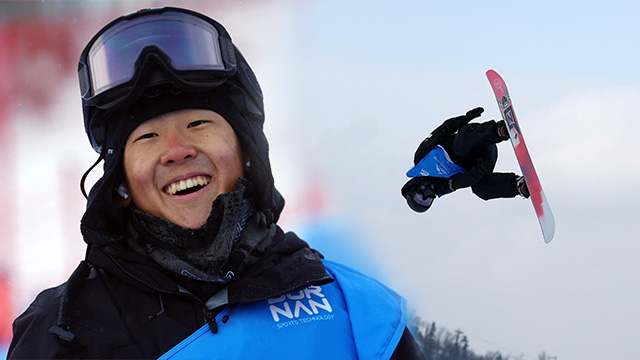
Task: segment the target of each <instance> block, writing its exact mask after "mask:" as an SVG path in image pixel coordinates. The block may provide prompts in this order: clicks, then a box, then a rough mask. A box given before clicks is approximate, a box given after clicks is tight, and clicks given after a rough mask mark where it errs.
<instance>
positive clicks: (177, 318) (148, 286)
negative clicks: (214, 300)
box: [8, 228, 422, 359]
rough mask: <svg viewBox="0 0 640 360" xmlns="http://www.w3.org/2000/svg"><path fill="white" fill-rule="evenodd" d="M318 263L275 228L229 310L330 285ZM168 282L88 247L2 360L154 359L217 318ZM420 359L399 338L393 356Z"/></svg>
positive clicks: (133, 262)
mask: <svg viewBox="0 0 640 360" xmlns="http://www.w3.org/2000/svg"><path fill="white" fill-rule="evenodd" d="M321 258H322V256H321V255H320V254H319V253H317V252H316V251H314V250H311V249H310V248H309V247H308V246H307V244H306V243H305V242H304V241H302V240H300V239H299V238H298V237H297V236H296V235H295V234H293V233H286V234H285V233H284V232H283V231H282V230H281V229H280V228H278V232H277V235H276V245H275V246H273V247H272V249H271V251H270V252H269V253H268V254H267V255H266V256H265V257H264V258H263V259H262V261H260V262H258V263H257V264H255V265H254V266H252V267H251V268H249V269H248V270H247V271H246V272H245V273H244V274H243V275H242V276H240V277H239V278H238V279H235V280H234V281H233V282H232V283H231V284H230V285H229V287H228V296H229V303H232V304H233V303H238V302H251V301H259V300H264V299H267V298H271V297H274V296H278V295H282V294H287V293H291V292H294V291H298V290H300V289H303V288H306V287H308V286H310V285H322V284H326V283H329V282H331V281H332V279H331V277H330V276H329V275H328V274H327V273H326V271H325V269H324V266H323V264H322V262H321V261H320V260H321ZM174 277H175V275H172V274H169V273H168V272H166V271H165V270H163V269H162V268H161V267H159V266H158V265H157V264H155V263H154V262H153V261H152V260H150V259H149V258H145V257H143V256H140V255H138V254H136V253H135V252H133V251H131V250H130V249H129V248H128V247H127V246H126V245H119V244H116V245H111V246H107V247H105V248H98V247H95V246H92V247H90V248H89V251H88V253H87V258H86V261H83V262H82V263H81V264H80V266H79V267H78V269H77V270H76V272H75V273H74V276H72V278H71V279H70V281H68V282H66V283H64V284H62V285H60V286H58V287H55V288H52V289H48V290H45V291H43V292H42V293H40V294H39V295H38V297H37V298H36V300H35V301H34V302H33V303H32V304H31V306H29V308H28V309H27V310H26V311H25V312H24V313H23V314H22V315H21V316H20V317H19V318H18V319H16V321H15V322H14V338H13V341H12V343H11V347H10V349H9V356H8V358H9V359H27V358H29V359H43V358H93V359H99V358H122V359H125V358H126V359H142V358H146V359H153V358H157V357H159V356H160V355H162V354H163V353H165V352H166V351H167V350H169V349H170V348H172V347H173V346H174V345H176V344H178V343H179V342H180V341H182V340H183V339H184V338H186V337H187V336H189V335H190V334H191V333H193V332H194V331H195V330H197V329H198V328H200V327H202V326H203V325H204V324H206V323H207V322H208V321H209V320H210V319H213V318H214V317H215V315H216V312H215V309H214V310H213V311H211V310H208V309H207V306H206V305H205V300H204V299H203V298H201V297H199V296H198V295H197V294H196V293H194V292H188V291H186V290H185V289H184V287H181V286H179V285H178V283H177V282H176V281H175V278H174ZM181 283H182V284H184V285H185V286H186V287H189V285H188V284H185V283H184V282H183V281H182V282H181ZM189 288H192V287H189ZM61 302H63V305H62V306H61ZM213 323H214V324H215V321H214V322H213ZM421 356H422V355H421V353H420V350H419V349H418V347H417V344H416V343H415V341H414V339H413V337H412V336H411V334H410V333H409V332H408V331H405V334H404V336H403V337H402V340H401V341H400V344H399V345H398V347H397V348H396V351H395V353H394V357H395V358H402V359H404V358H421Z"/></svg>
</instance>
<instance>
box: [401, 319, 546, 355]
mask: <svg viewBox="0 0 640 360" xmlns="http://www.w3.org/2000/svg"><path fill="white" fill-rule="evenodd" d="M409 328H410V329H411V332H412V333H413V335H414V337H415V338H416V342H417V343H418V346H420V348H421V349H422V353H423V354H424V356H425V360H526V359H525V357H524V355H512V354H502V353H501V352H500V351H488V352H487V353H486V354H484V355H478V354H476V353H475V352H474V351H473V350H472V349H471V348H470V347H469V339H468V338H467V336H466V335H465V334H464V332H463V331H462V330H456V331H450V330H448V329H445V328H443V327H438V326H436V323H435V322H427V321H423V320H422V319H420V317H419V316H417V315H412V317H411V320H410V322H409ZM538 360H557V359H556V357H555V356H549V355H547V354H546V353H545V352H542V353H540V354H538Z"/></svg>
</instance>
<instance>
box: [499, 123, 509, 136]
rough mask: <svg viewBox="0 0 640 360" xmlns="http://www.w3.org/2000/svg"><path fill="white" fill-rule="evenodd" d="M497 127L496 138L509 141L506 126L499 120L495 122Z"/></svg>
mask: <svg viewBox="0 0 640 360" xmlns="http://www.w3.org/2000/svg"><path fill="white" fill-rule="evenodd" d="M497 125H498V136H500V139H502V140H503V141H504V140H509V129H507V124H505V123H504V120H500V121H498V122H497Z"/></svg>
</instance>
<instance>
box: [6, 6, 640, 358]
mask: <svg viewBox="0 0 640 360" xmlns="http://www.w3.org/2000/svg"><path fill="white" fill-rule="evenodd" d="M164 5H174V6H181V7H187V8H191V9H193V10H197V11H200V12H203V13H205V14H207V15H209V16H211V17H212V18H214V19H216V20H218V21H220V22H221V23H222V24H224V26H225V27H226V28H227V30H228V31H229V33H230V34H231V36H232V38H233V40H234V43H235V44H236V45H237V46H238V47H239V48H240V49H241V51H242V52H243V54H244V55H245V57H246V58H247V59H248V61H249V63H250V64H251V66H252V67H253V69H254V71H255V72H256V74H257V76H258V79H259V81H260V84H261V86H262V88H263V91H264V93H265V106H266V112H267V121H266V125H265V131H266V133H267V136H268V138H269V140H270V144H271V161H272V166H273V169H274V175H275V178H276V187H277V188H278V189H279V190H280V192H282V193H283V195H284V197H285V199H286V200H287V205H286V207H285V212H284V213H283V216H282V221H281V226H282V227H283V228H284V229H285V230H292V231H296V232H297V233H299V234H300V235H301V236H302V237H303V238H305V239H306V240H308V241H309V242H310V243H311V245H312V246H314V247H315V248H317V249H319V250H320V251H321V252H323V253H324V254H325V255H326V256H327V257H328V258H332V259H335V260H338V261H341V262H344V263H347V264H349V265H351V266H353V267H355V268H357V269H360V270H362V271H364V272H367V273H369V274H371V275H374V276H376V277H378V278H379V279H380V280H382V281H384V282H386V283H387V284H389V285H390V286H391V287H393V288H394V289H395V290H397V291H398V292H400V293H402V294H403V295H404V296H405V297H407V298H408V300H409V306H410V307H411V309H412V311H413V312H414V314H416V315H417V316H418V317H419V318H420V319H422V320H424V321H428V322H435V323H437V324H438V326H441V327H443V328H444V329H447V330H448V331H452V332H453V331H456V330H457V331H461V332H462V333H464V334H465V336H466V337H467V339H468V343H469V347H470V348H471V349H473V351H475V352H476V353H478V354H484V353H486V352H491V351H494V352H495V351H499V352H500V353H501V354H503V355H504V356H505V357H508V358H513V359H538V358H539V357H540V354H542V353H545V354H546V355H548V358H555V359H561V360H569V359H575V360H577V359H581V360H596V359H630V358H636V357H637V350H636V347H635V345H634V344H635V343H636V341H637V339H636V337H637V324H638V323H639V322H640V311H639V310H638V303H639V302H640V289H638V284H639V283H640V265H639V264H638V256H639V255H640V245H639V244H638V243H637V242H636V241H637V240H633V239H634V238H636V239H637V234H636V233H637V228H636V223H635V221H638V215H639V214H640V212H639V211H638V205H637V204H638V203H639V202H640V195H639V194H638V192H637V186H638V175H639V170H638V167H637V163H638V161H637V157H638V155H639V153H640V145H639V143H638V142H637V141H636V140H634V139H635V136H636V135H635V134H636V133H637V132H638V130H639V129H640V125H638V121H637V119H636V118H637V108H636V104H637V103H638V99H639V97H640V82H639V80H640V72H639V71H638V65H637V64H638V63H640V54H639V52H640V50H639V48H640V47H639V46H638V43H639V41H638V40H640V23H639V22H638V21H637V19H638V17H639V16H640V3H638V2H636V1H622V0H612V1H607V2H604V1H589V0H587V1H566V0H556V1H550V0H543V1H536V2H504V1H455V0H454V1H430V0H422V1H418V0H407V1H402V2H399V1H383V0H373V1H351V2H345V1H338V0H326V1H325V0H315V1H312V0H309V1H304V2H303V1H295V0H264V1H258V0H244V1H230V0H213V1H174V2H168V1H143V0H138V1H46V0H43V1H2V2H0V54H1V56H0V165H1V166H2V169H1V170H0V183H1V184H2V185H3V191H2V192H1V195H0V344H1V345H0V348H4V350H5V351H6V347H8V343H9V341H10V339H11V322H12V321H13V319H14V318H15V317H16V316H18V315H19V314H20V313H22V312H23V311H24V310H25V309H26V307H27V306H28V305H29V304H30V303H31V301H33V299H34V298H35V296H36V295H37V294H38V292H40V291H41V290H42V289H45V288H48V287H53V286H56V285H58V284H60V283H62V282H64V281H65V280H66V279H67V277H68V276H69V275H70V273H71V272H72V271H73V269H74V268H75V267H76V266H77V264H78V262H79V261H80V260H82V259H83V257H84V250H85V246H84V242H83V240H82V238H81V236H80V231H79V221H80V218H81V216H82V213H83V210H84V205H85V201H84V198H83V196H82V194H81V193H80V190H79V180H80V177H81V176H82V174H83V173H84V172H85V170H86V169H87V168H88V167H89V166H91V164H93V162H94V161H95V160H96V159H97V157H98V155H97V154H96V153H95V152H93V150H92V149H91V147H90V145H89V142H88V140H87V138H86V135H85V133H84V129H83V125H82V113H81V107H80V97H79V89H78V84H77V79H76V69H77V59H78V56H79V53H80V51H81V49H82V48H83V47H84V45H85V44H86V42H87V41H88V40H89V39H90V38H91V37H92V36H93V34H94V33H95V32H96V31H98V30H99V29H100V28H101V27H102V26H104V25H105V24H106V23H108V22H109V21H111V20H113V19H114V18H116V17H117V16H119V15H121V14H124V13H128V12H131V11H135V10H137V9H139V8H144V7H155V6H164ZM488 69H495V70H496V71H497V72H498V73H500V74H501V75H502V76H503V78H504V79H505V81H506V83H507V85H508V86H509V90H510V93H511V96H512V100H513V102H514V107H515V111H516V114H517V116H518V119H519V121H520V125H521V128H522V130H523V133H524V137H525V139H526V141H527V145H528V147H529V151H530V152H531V155H532V158H533V161H534V164H535V165H536V168H537V170H538V175H539V177H540V179H541V180H542V183H543V187H544V189H545V192H546V195H547V199H548V200H549V203H550V205H551V207H552V209H553V211H554V214H555V219H556V225H557V230H556V236H555V239H554V240H553V242H552V243H550V244H548V245H546V244H544V242H543V240H542V234H541V232H540V229H539V226H538V223H537V219H536V216H535V213H534V211H533V207H532V206H531V203H530V201H528V200H524V199H520V198H518V199H506V200H493V201H489V202H484V201H482V200H480V199H479V198H477V197H475V196H474V195H473V194H472V193H471V191H470V190H468V189H464V190H460V191H457V192H455V193H453V194H451V195H447V196H446V197H443V198H440V199H438V200H436V202H435V203H434V205H433V206H432V208H431V209H430V210H429V211H428V212H427V213H424V214H417V213H413V212H412V211H411V210H410V209H409V208H408V207H407V205H406V203H405V201H404V200H403V199H402V197H401V196H400V188H401V186H402V185H403V184H404V183H405V181H406V180H407V178H406V176H405V175H404V174H405V172H406V171H407V170H408V169H409V168H410V167H411V165H412V159H413V153H414V151H415V149H416V148H417V146H418V145H419V143H420V142H421V141H422V140H423V139H424V138H425V137H426V136H427V135H428V134H429V133H430V132H431V130H433V129H434V128H435V127H436V126H438V125H439V124H440V123H441V122H442V121H444V120H445V119H447V118H449V117H452V116H457V115H460V114H464V113H465V112H466V111H467V110H469V109H471V108H474V107H477V106H483V107H484V108H485V110H486V111H485V113H484V115H483V116H482V117H481V118H480V119H479V120H480V121H484V120H489V119H492V118H495V119H498V118H499V117H500V113H499V111H498V107H497V104H496V102H495V98H494V96H493V93H492V91H491V87H490V86H489V83H488V81H487V79H486V77H485V72H486V71H487V70H488ZM499 152H500V159H499V162H498V165H497V170H498V171H513V172H519V169H518V165H517V162H516V160H515V155H514V153H513V151H512V149H511V146H510V145H509V144H508V143H502V144H500V145H499ZM100 173H101V170H100V167H99V168H98V169H96V170H94V171H93V172H92V173H91V174H90V177H89V181H88V184H89V185H90V184H92V183H93V182H94V181H95V180H96V179H97V178H98V177H99V176H100ZM89 185H88V186H87V187H89ZM634 234H636V235H634ZM1 351H2V350H0V355H2V353H1Z"/></svg>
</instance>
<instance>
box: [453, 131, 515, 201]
mask: <svg viewBox="0 0 640 360" xmlns="http://www.w3.org/2000/svg"><path fill="white" fill-rule="evenodd" d="M502 141H504V139H502V138H501V137H500V136H499V135H498V127H497V123H496V122H495V121H493V120H490V121H487V122H484V123H470V124H467V125H465V126H463V127H462V128H461V129H460V130H458V132H457V133H456V134H455V135H454V136H453V137H452V139H450V141H448V142H447V144H446V145H448V146H444V147H445V149H446V150H447V152H448V153H449V156H450V157H451V160H452V161H453V162H454V163H456V164H458V165H460V166H462V167H464V168H465V169H467V172H466V173H464V174H458V175H454V176H453V177H452V178H451V179H452V186H453V187H454V188H455V189H458V188H463V187H471V190H472V191H473V193H474V194H476V195H477V196H478V197H480V198H481V199H483V200H490V199H496V198H512V197H515V196H516V195H518V190H517V185H516V178H517V176H516V174H514V173H500V172H493V170H494V169H495V166H496V162H497V160H498V147H497V146H496V144H497V143H499V142H502ZM443 145H445V144H443Z"/></svg>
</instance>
